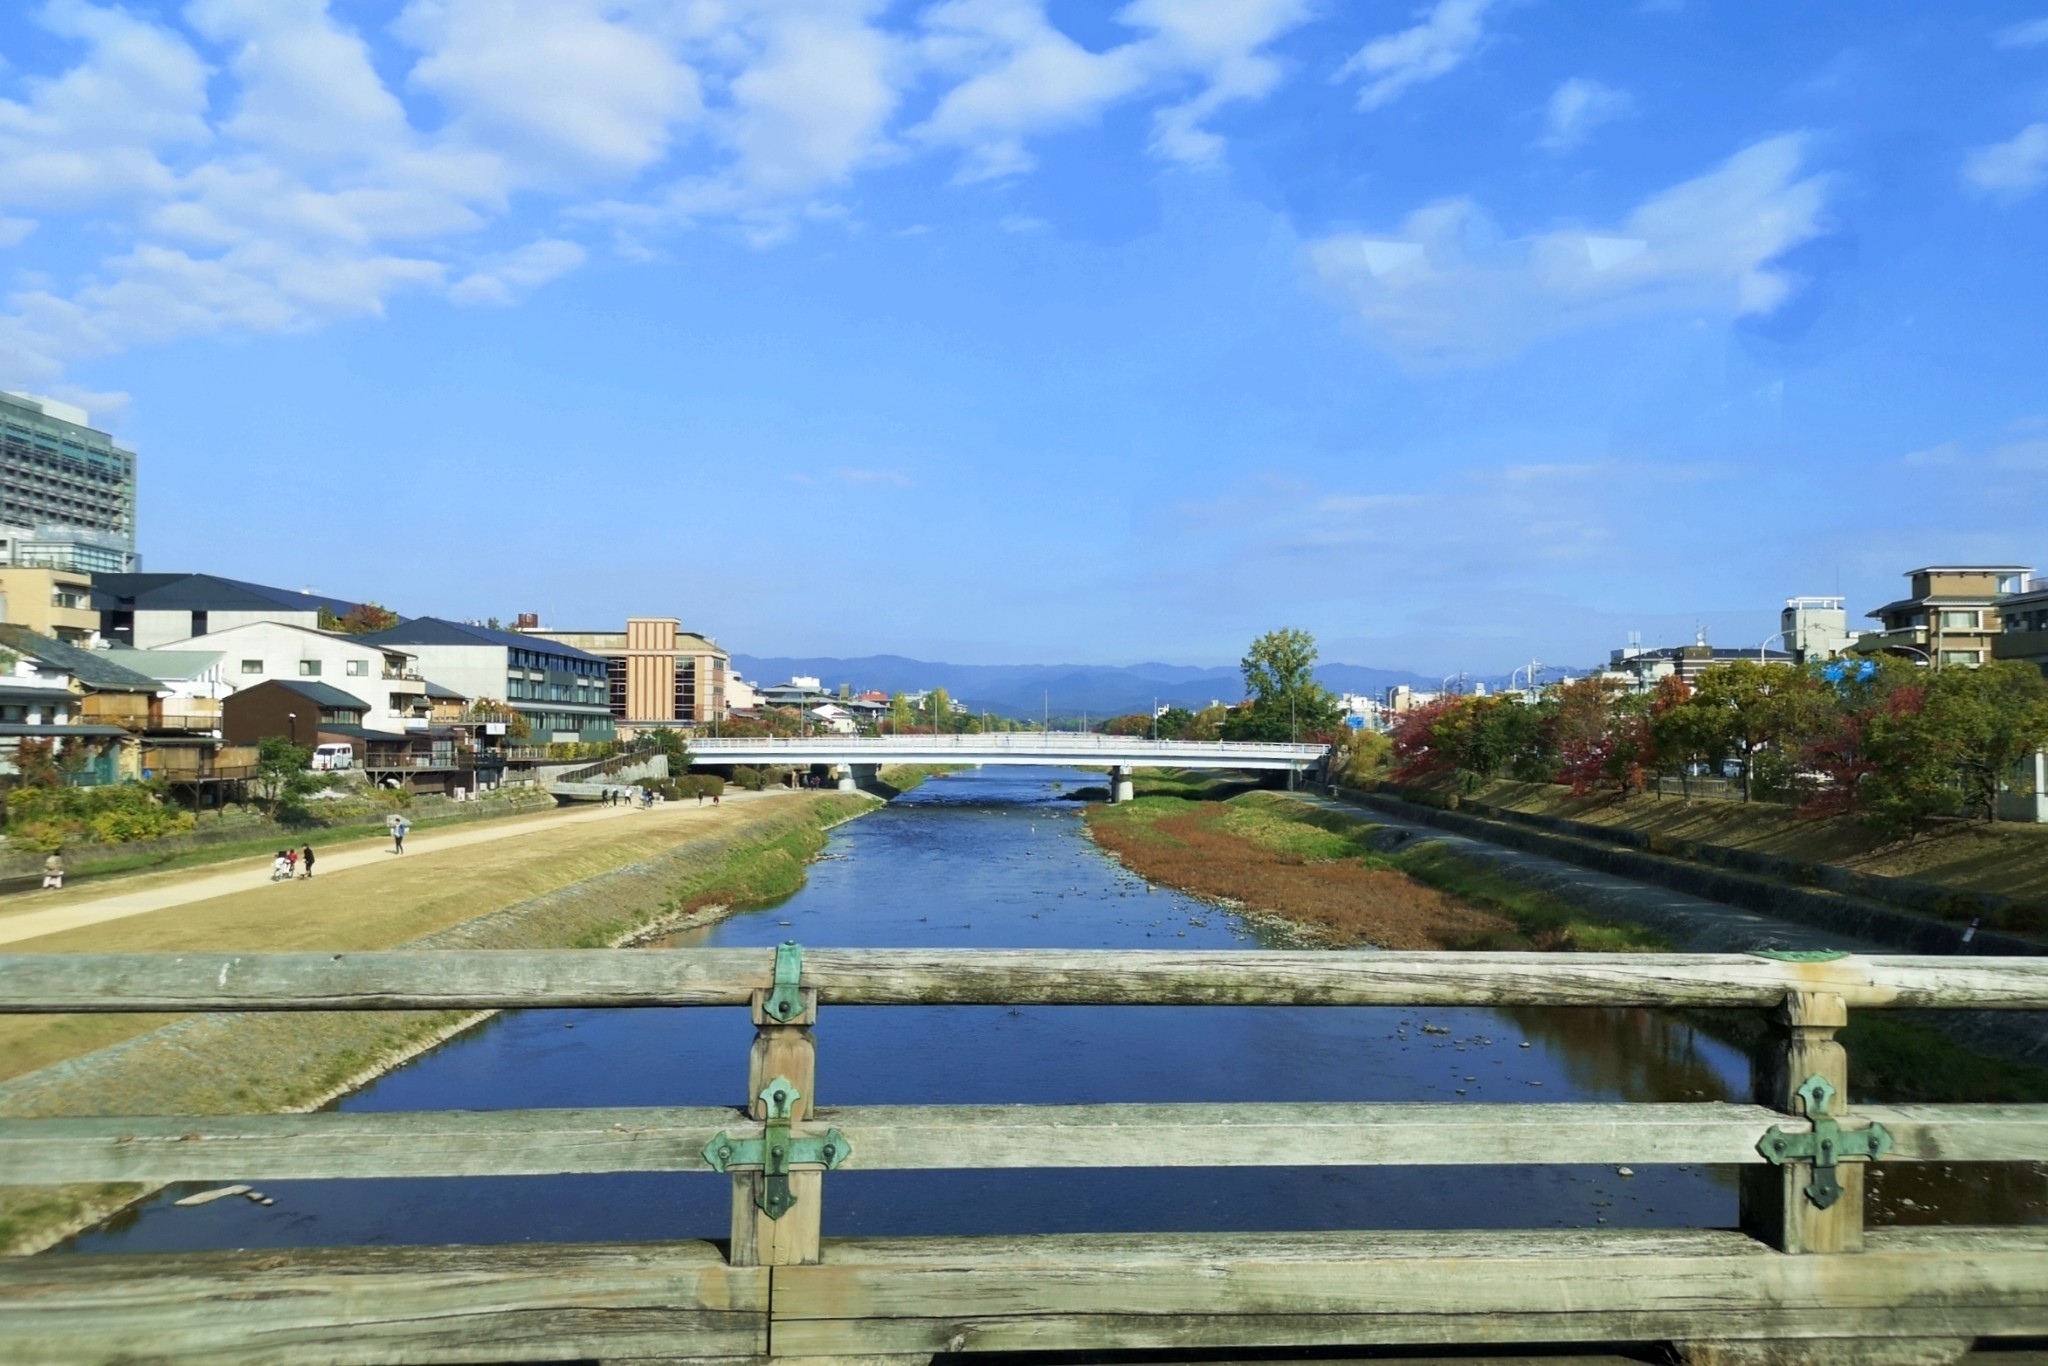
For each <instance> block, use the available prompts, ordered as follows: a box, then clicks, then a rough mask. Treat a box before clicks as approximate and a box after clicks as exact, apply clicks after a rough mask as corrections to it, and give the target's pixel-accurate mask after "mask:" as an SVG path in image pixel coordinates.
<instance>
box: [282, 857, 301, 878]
mask: <svg viewBox="0 0 2048 1366" xmlns="http://www.w3.org/2000/svg"><path fill="white" fill-rule="evenodd" d="M298 870H299V851H298V850H296V849H287V850H285V851H284V879H285V881H286V882H290V881H291V880H292V874H294V873H296V872H298Z"/></svg>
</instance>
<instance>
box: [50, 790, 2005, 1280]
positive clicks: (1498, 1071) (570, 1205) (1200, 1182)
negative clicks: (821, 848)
mask: <svg viewBox="0 0 2048 1366" xmlns="http://www.w3.org/2000/svg"><path fill="white" fill-rule="evenodd" d="M1099 780H1100V779H1099V775H1090V774H1084V773H1078V772H1074V771H1070V770H1060V769H1051V768H1048V769H1016V768H1012V769H988V770H981V771H976V772H972V773H962V774H956V775H952V776H949V777H946V778H943V779H937V780H934V781H932V782H928V783H926V784H925V785H924V786H923V787H922V788H920V789H918V790H917V791H915V792H913V793H911V794H909V795H907V796H905V797H902V798H899V799H898V800H897V801H895V802H893V803H891V804H890V805H889V806H887V807H885V808H883V809H881V810H879V811H876V812H874V813H873V814H872V815H868V816H865V817H863V818H861V819H859V820H856V821H853V822H851V823H849V824H847V825H844V826H841V827H840V828H839V829H838V830H837V831H835V832H834V833H833V835H832V839H831V843H830V846H829V848H828V849H827V851H826V853H825V855H824V857H823V858H822V859H821V860H820V861H819V862H818V863H817V864H815V865H814V866H813V867H812V868H811V870H810V880H809V883H808V884H807V885H806V886H805V888H804V889H803V890H802V891H801V892H799V893H797V895H796V896H794V897H793V898H791V899H790V900H789V901H788V902H786V903H784V904H783V905H781V906H778V907H776V908H774V909H772V910H765V911H756V912H751V913H747V914H744V915H739V916H735V917H733V918H731V919H729V920H726V921H724V922H722V923H720V924H718V925H716V926H713V927H711V928H709V929H707V930H704V931H701V932H697V933H693V934H691V935H689V936H687V937H680V938H678V939H676V940H673V941H671V942H674V943H679V944H692V945H710V946H747V945H766V944H773V943H777V942H780V941H781V940H784V939H791V938H794V939H796V940H798V941H800V942H801V943H803V944H804V945H806V946H808V947H828V946H829V947H857V946H871V947H918V948H922V947H969V946H973V947H982V948H1040V947H1063V948H1140V949H1145V948H1150V949H1194V948H1240V949H1248V948H1257V947H1258V946H1259V945H1258V940H1257V939H1256V938H1255V937H1254V936H1253V934H1252V932H1251V931H1250V930H1249V929H1248V928H1247V927H1246V926H1245V925H1244V924H1243V923H1242V922H1241V921H1240V920H1239V919H1238V918H1237V917H1235V916H1233V915H1230V914H1228V913H1227V912H1224V911H1220V910H1217V909H1216V908H1214V907H1211V906H1206V905H1202V904H1200V903H1198V902H1195V901H1192V900H1189V899H1188V898H1186V897H1182V896H1180V895H1177V894H1175V893H1172V892H1169V891H1166V890H1164V889H1161V888H1155V887H1153V886H1151V885H1149V884H1148V883H1146V882H1145V881H1143V880H1142V879H1140V878H1138V877H1135V876H1133V875H1132V874H1130V873H1128V872H1126V871H1125V870H1124V869H1123V868H1122V867H1121V866H1119V865H1118V864H1117V863H1115V862H1114V861H1113V860H1111V859H1109V858H1108V857H1106V856H1105V855H1103V854H1102V853H1101V852H1099V851H1098V850H1097V849H1096V847H1095V846H1094V844H1093V843H1092V842H1091V841H1090V840H1089V839H1088V838H1087V836H1086V834H1085V833H1084V832H1083V830H1082V827H1081V819H1080V813H1079V809H1078V808H1077V807H1076V806H1075V805H1074V804H1072V803H1070V802H1063V801H1061V800H1059V798H1058V793H1059V791H1060V790H1061V789H1063V788H1068V787H1074V786H1080V785H1083V784H1086V783H1090V782H1098V781H1099ZM822 1017H823V1018H822V1020H821V1022H820V1025H819V1028H818V1089H819V1093H820V1094H819V1100H820V1101H821V1103H824V1104H830V1105H862V1104H873V1105H890V1104H895V1105H902V1104H939V1103H952V1104H995V1103H1003V1102H1071V1103H1080V1102H1095V1103H1113V1102H1117V1101H1196V1100H1206V1101H1256V1100H1315V1099H1327V1100H1352V1101H1396V1100H1434V1101H1449V1102H1461V1101H1462V1102H1486V1101H1491V1102H1506V1101H1519V1102H1544V1101H1567V1100H1701V1099H1738V1098H1742V1097H1743V1096H1744V1094H1745V1092H1746V1074H1747V1065H1746V1063H1745V1061H1744V1059H1743V1058H1742V1057H1741V1056H1740V1055H1739V1054H1737V1053H1736V1052H1735V1051H1734V1050H1733V1049H1731V1048H1729V1047H1728V1046H1727V1045H1725V1044H1722V1043H1720V1042H1718V1041H1716V1040H1714V1039H1712V1038H1711V1037H1709V1036H1707V1035H1705V1034H1703V1033H1701V1032H1700V1031H1698V1030H1697V1029H1695V1028H1694V1027H1692V1026H1690V1025H1688V1024H1687V1023H1685V1022H1683V1021H1679V1020H1676V1019H1673V1018H1670V1017H1667V1016H1663V1015H1659V1014H1656V1013H1654V1012H1649V1011H1638V1010H1548V1011H1543V1010H1518V1011H1499V1010H1456V1009H1449V1010H1446V1009H1435V1010H1406V1009H1391V1008H1372V1009H1360V1008H1321V1009H1316V1008H1301V1009H1293V1008H1239V1009H1229V1008H1207V1007H1174V1008H1162V1007H1153V1008H1142V1007H1139V1008H1129V1007H1077V1006H1056V1007H1031V1008H1021V1009H1006V1008H1000V1007H896V1008H860V1007H832V1006H827V1007H826V1008H825V1009H824V1011H823V1012H822ZM1439 1030H1440V1031H1443V1032H1433V1031H1439ZM751 1037H752V1027H751V1025H750V1024H749V1023H748V1020H747V1014H746V1011H745V1010H743V1009H738V1008H732V1009H695V1010H610V1011H581V1010H561V1011H525V1012H518V1013H513V1014H508V1015H502V1016H499V1017H497V1018H496V1019H494V1020H492V1021H491V1022H489V1023H488V1024H486V1025H484V1026H483V1027H481V1028H479V1029H477V1030H475V1031H473V1032H471V1033H470V1034H467V1035H465V1036H463V1037H462V1038H460V1039H456V1040H454V1041H452V1042H450V1043H448V1044H447V1045H445V1046H443V1047H442V1048H439V1049H437V1050H436V1051H434V1052H433V1053H430V1054H428V1055H427V1056H425V1057H423V1058H421V1059H419V1060H417V1061H416V1062H414V1063H412V1064H411V1065H409V1066H407V1067H404V1068H402V1069H400V1070H398V1071H396V1072H394V1073H392V1074H391V1075H389V1076H387V1077H385V1078H383V1079H382V1080H380V1081H379V1082H377V1083H376V1084H374V1085H372V1086H370V1087H369V1088H367V1089H365V1090H363V1091H360V1092H358V1093H356V1094H355V1095H352V1096H349V1097H347V1098H346V1099H344V1100H342V1101H340V1102H338V1104H337V1108H339V1109H343V1110H423V1109H472V1110H496V1109H524V1108H541V1107H576V1106H624V1105H735V1106H736V1105H738V1104H739V1103H740V1101H741V1099H742V1096H741V1093H742V1091H743V1090H744V1089H745V1084H746V1073H747V1047H748V1042H749V1040H750V1039H751ZM856 1141H857V1140H856ZM1886 1175H1887V1177H1889V1178H1891V1179H1889V1180H1887V1181H1886V1182H1885V1183H1884V1185H1885V1189H1886V1194H1885V1196H1884V1197H1883V1199H1882V1202H1881V1205H1882V1206H1883V1207H1881V1208H1880V1210H1879V1212H1878V1216H1877V1217H1879V1218H1889V1217H1893V1215H1894V1213H1895V1212H1896V1216H1897V1217H1900V1218H1904V1219H1914V1218H1916V1217H1917V1218H1930V1217H1932V1216H1933V1214H1934V1210H1933V1209H1932V1208H1930V1206H1933V1205H1940V1206H1944V1207H1946V1213H1947V1215H1948V1216H1949V1217H1953V1218H1960V1219H1967V1220H1969V1221H1971V1222H1979V1221H1981V1222H2012V1221H2014V1220H2016V1219H2036V1220H2038V1219H2040V1218H2041V1217H2042V1214H2041V1210H2042V1203H2043V1202H2042V1198H2041V1195H2042V1191H2041V1187H2042V1182H2041V1179H2040V1175H2039V1173H2038V1172H2037V1171H2030V1172H2028V1173H2024V1174H2022V1173H2017V1172H2014V1173H2011V1174H2009V1175H1999V1176H1994V1175H1993V1174H1992V1173H1989V1172H1984V1173H1979V1174H1977V1175H1975V1176H1972V1175H1971V1174H1969V1173H1967V1172H1962V1171H1959V1172H1957V1173H1953V1174H1945V1175H1944V1174H1940V1173H1937V1172H1934V1171H1928V1170H1926V1169H1922V1170H1921V1172H1918V1173H1913V1172H1909V1169H1907V1168H1904V1167H1900V1168H1895V1169H1892V1170H1891V1171H1888V1172H1887V1173H1886ZM198 1189H202V1187H198V1186H180V1187H174V1188H172V1189H170V1190H168V1191H166V1192H164V1193H163V1194H161V1195H159V1196H158V1197H157V1198H155V1199H154V1200H152V1201H150V1202H148V1203H146V1204H144V1205H142V1206H140V1207H138V1208H137V1209H135V1210H132V1211H130V1212H128V1213H127V1214H124V1215H123V1216H121V1217H120V1218H119V1219H117V1220H115V1221H113V1222H112V1223H110V1224H108V1225H106V1226H104V1227H102V1228H100V1229H97V1230H94V1231H92V1232H89V1233H87V1234H84V1235H81V1236H80V1237H79V1238H77V1239H74V1240H73V1241H72V1242H71V1243H70V1244H68V1245H67V1246H68V1248H69V1250H72V1251H80V1252H113V1251H121V1252H141V1251H162V1250H177V1249H190V1248H219V1247H290V1246H328V1245H347V1244H367V1243H491V1242H518V1241H528V1240H531V1241H548V1242H575V1241H585V1240H593V1241H594V1240H606V1239H628V1240H633V1239H664V1238H686V1237H711V1238H719V1237H723V1236H724V1234H725V1228H726V1221H727V1206H728V1203H729V1192H730V1189H731V1187H730V1182H729V1180H728V1179H727V1178H726V1177H723V1176H720V1175H717V1174H715V1173H683V1174H656V1175H638V1174H635V1175H621V1176H577V1177H521V1178H506V1179H488V1180H470V1179H461V1180H391V1181H349V1182H343V1181H284V1182H275V1183H265V1184H264V1186H263V1192H264V1193H265V1194H267V1195H269V1196H271V1197H272V1198H273V1199H274V1200H275V1203H274V1204H273V1205H269V1206H259V1205H255V1204H252V1203H250V1202H248V1201H244V1200H239V1199H224V1200H219V1201H216V1202H214V1203H212V1204H209V1205H204V1206H199V1207H194V1208H187V1209H180V1208H176V1207H174V1206H173V1205H172V1203H171V1201H172V1200H174V1199H176V1198H177V1197H179V1196H181V1195H185V1194H189V1193H191V1192H192V1191H194V1190H198ZM1908 1191H1910V1192H1912V1193H1913V1194H1915V1195H1918V1196H1919V1197H1920V1198H1919V1199H1918V1200H1913V1195H1907V1194H1905V1193H1906V1192H1908ZM1902 1196H1903V1197H1904V1199H1906V1200H1911V1201H1912V1203H1906V1204H1903V1206H1902V1207H1901V1205H1900V1201H1901V1197H1902ZM2015 1199H2017V1202H2018V1204H2019V1205H2020V1206H2022V1208H2019V1209H2015V1208H2013V1204H2014V1202H2015ZM1978 1206H1997V1207H2002V1208H1977V1207H1978ZM824 1217H825V1231H826V1233H827V1235H828V1236H831V1235H852V1234H880V1235H904V1234H924V1233H1019V1234H1021V1233H1045V1232H1065V1231H1082V1230H1101V1231H1171V1230H1210V1231H1231V1230H1255V1229H1322V1228H1429V1227H1476V1228H1485V1227H1541V1226H1548V1225H1573V1226H1583V1225H1591V1224H1595V1223H1606V1224H1608V1225H1611V1226H1623V1227H1655V1226H1665V1225H1672V1226H1680V1225H1691V1226H1698V1225H1731V1224H1733V1222H1734V1220H1735V1182H1734V1177H1733V1173H1732V1172H1731V1171H1728V1170H1716V1169H1709V1168H1693V1167H1650V1166H1642V1167H1638V1168H1636V1171H1635V1175H1634V1176H1633V1177H1632V1178H1624V1177H1622V1176H1620V1175H1619V1174H1618V1173H1617V1172H1616V1170H1615V1169H1613V1168H1611V1167H1506V1166H1504V1167H1419V1168H1359V1169H1351V1168H1316V1167H1307V1168H1302V1167H1274V1168H1269V1169H1244V1168H1234V1169H1215V1170H1207V1169H1175V1170H1157V1171H1153V1170H1145V1169H1142V1168H1140V1169H1131V1170H1120V1171H1085V1170H1083V1171H1073V1170H1062V1171H1048V1172H1029V1171H1018V1172H935V1173H934V1172H861V1171H842V1172H835V1173H833V1174H832V1175H830V1176H829V1177H827V1178H826V1182H825V1216H824Z"/></svg>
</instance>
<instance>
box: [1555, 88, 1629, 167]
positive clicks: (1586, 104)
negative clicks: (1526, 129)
mask: <svg viewBox="0 0 2048 1366" xmlns="http://www.w3.org/2000/svg"><path fill="white" fill-rule="evenodd" d="M1634 107H1635V99H1634V97H1633V96H1631V95H1630V94H1629V93H1628V92H1627V91H1626V90H1615V89H1613V88H1612V87H1609V86H1604V85H1602V84H1600V82H1598V81H1594V80H1588V79H1586V78H1585V77H1583V76H1574V77H1572V78H1571V79H1570V80H1568V81H1566V82H1564V83H1563V84H1562V85H1560V86H1558V87H1557V89H1555V90H1553V91H1551V92H1550V102H1549V103H1548V104H1546V105H1545V106H1544V108H1543V135H1542V136H1541V137H1540V138H1538V139H1537V145H1538V146H1539V147H1541V148H1543V150H1545V151H1546V152H1553V153H1557V154H1560V155H1561V154H1563V153H1565V152H1569V151H1571V150H1572V149H1573V148H1575V147H1577V146H1578V145H1579V144H1580V143H1582V142H1584V141H1585V140H1586V139H1587V137H1588V136H1590V135H1591V134H1592V132H1593V130H1594V129H1595V128H1598V127H1599V126H1600V125H1601V124H1603V123H1612V122H1613V121H1614V120H1616V119H1618V118H1621V117H1622V116H1624V115H1625V114H1627V113H1629V111H1630V110H1632V109H1633V108H1634Z"/></svg>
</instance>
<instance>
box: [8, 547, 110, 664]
mask: <svg viewBox="0 0 2048 1366" xmlns="http://www.w3.org/2000/svg"><path fill="white" fill-rule="evenodd" d="M0 621H6V622H11V623H13V624H14V625H16V626H26V627H28V629H29V630H31V631H34V632H36V633H38V634H40V635H46V636H55V637H56V638H57V639H58V640H62V641H66V642H68V643H70V644H73V645H91V644H92V643H93V638H94V637H95V636H97V635H98V634H99V630H100V614H99V612H98V611H96V610H95V609H94V608H93V605H92V575H90V574H83V573H79V572H77V571H75V570H70V569H25V568H22V567H19V566H16V567H13V568H7V569H0Z"/></svg>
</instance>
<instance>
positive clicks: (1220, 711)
mask: <svg viewBox="0 0 2048 1366" xmlns="http://www.w3.org/2000/svg"><path fill="white" fill-rule="evenodd" d="M1229 718H1230V708H1228V707H1225V706H1222V705H1220V704H1219V705H1216V706H1209V707H1204V708H1202V709H1201V710H1200V711H1198V712H1196V713H1195V714H1194V715H1193V716H1190V717H1189V718H1188V721H1187V724H1186V725H1185V726H1183V727H1181V732H1180V735H1179V736H1178V737H1176V738H1178V739H1182V740H1197V741H1200V740H1221V739H1222V738H1223V725H1224V722H1225V721H1227V720H1228V719H1229Z"/></svg>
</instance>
